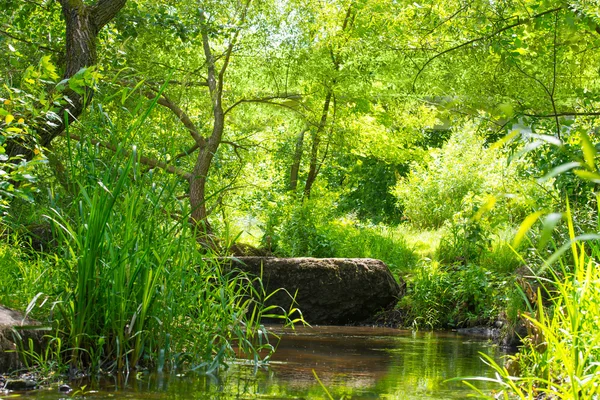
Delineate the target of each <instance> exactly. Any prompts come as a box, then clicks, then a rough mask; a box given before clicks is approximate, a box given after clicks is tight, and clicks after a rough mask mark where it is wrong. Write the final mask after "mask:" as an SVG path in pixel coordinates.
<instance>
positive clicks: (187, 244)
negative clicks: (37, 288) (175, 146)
mask: <svg viewBox="0 0 600 400" xmlns="http://www.w3.org/2000/svg"><path fill="white" fill-rule="evenodd" d="M76 145H77V146H78V147H86V146H90V145H89V143H84V142H82V143H77V144H76ZM81 154H82V156H81V157H76V159H74V160H73V162H74V163H75V164H76V165H75V167H74V168H73V171H83V172H84V173H76V172H74V173H72V175H71V178H70V179H71V181H72V182H71V184H72V185H75V186H76V190H74V192H75V193H76V195H75V196H74V197H73V198H71V199H70V201H69V202H62V203H60V202H55V203H54V205H53V207H51V208H50V209H49V210H47V211H48V212H47V213H46V218H47V219H48V220H49V221H51V223H52V224H53V226H54V231H55V232H56V233H57V242H58V245H57V247H56V250H57V252H58V253H57V254H56V255H55V256H53V255H45V256H44V257H46V258H48V259H49V260H50V262H52V263H53V264H54V265H53V268H54V269H55V273H54V274H53V277H54V282H51V283H49V284H50V286H52V289H51V290H50V293H42V294H40V295H38V296H36V297H35V299H34V301H33V302H32V304H30V308H33V307H34V305H35V304H36V303H43V306H42V309H40V310H38V314H39V315H43V314H44V313H46V314H47V315H49V316H50V321H49V323H50V324H51V327H52V330H53V332H54V333H53V334H52V335H50V338H49V341H48V343H49V345H50V346H51V347H52V350H50V351H48V350H45V355H43V356H42V355H40V354H35V353H33V352H31V351H29V352H28V354H29V355H30V357H29V362H30V364H31V366H34V364H40V363H42V362H52V363H57V362H59V363H61V362H62V364H63V365H64V367H65V368H66V367H67V366H68V367H70V368H71V370H84V371H99V370H109V371H123V370H129V369H131V368H133V367H136V366H139V365H143V366H148V367H155V368H158V369H160V370H163V369H169V368H170V369H180V368H192V369H202V370H208V371H212V370H215V369H217V368H219V367H220V366H221V365H223V364H224V363H225V362H226V360H227V359H228V358H231V357H236V356H237V355H242V354H243V355H244V356H248V357H250V358H251V359H253V360H254V361H255V362H260V360H262V359H263V358H264V357H268V356H269V354H270V353H271V352H272V351H273V349H274V347H273V346H272V345H271V344H270V343H269V338H268V335H267V332H266V330H265V328H264V327H263V326H261V324H260V320H261V318H262V315H263V313H269V314H273V313H274V310H272V309H268V308H265V307H263V301H265V300H266V298H267V297H268V296H269V294H268V293H265V292H264V290H263V289H262V283H261V281H260V278H259V277H252V276H247V275H245V274H244V273H242V272H240V271H228V272H223V270H222V267H221V262H220V261H219V259H218V256H219V255H218V254H206V253H205V252H203V253H200V252H199V251H198V248H197V242H196V232H195V231H194V229H193V227H192V226H191V225H190V224H188V223H187V218H186V217H185V216H186V215H188V214H189V213H188V209H187V205H186V204H185V203H181V202H179V201H178V200H177V198H176V196H175V190H176V188H177V185H178V182H177V181H175V180H171V179H170V178H169V177H168V176H164V175H161V174H160V172H158V171H147V172H144V171H142V170H141V169H140V167H139V165H138V164H137V163H136V161H135V160H136V154H135V151H134V152H133V153H132V155H131V156H130V157H124V156H123V153H117V154H116V155H114V157H112V158H111V159H110V161H109V162H106V163H101V162H100V158H98V157H99V155H98V154H97V149H94V148H93V146H92V148H89V147H88V148H87V149H83V150H82V152H81ZM41 299H47V300H46V301H42V300H41ZM279 315H280V316H282V318H285V317H286V312H285V311H282V312H281V313H280V314H279ZM26 355H27V354H26Z"/></svg>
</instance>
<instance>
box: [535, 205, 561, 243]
mask: <svg viewBox="0 0 600 400" xmlns="http://www.w3.org/2000/svg"><path fill="white" fill-rule="evenodd" d="M561 219H562V214H561V213H552V214H548V215H547V216H546V218H544V221H543V222H542V233H541V236H540V240H539V241H538V250H539V251H542V249H543V248H544V246H545V245H546V243H548V242H549V241H550V239H551V238H552V232H553V231H554V228H556V225H558V223H559V222H560V220H561Z"/></svg>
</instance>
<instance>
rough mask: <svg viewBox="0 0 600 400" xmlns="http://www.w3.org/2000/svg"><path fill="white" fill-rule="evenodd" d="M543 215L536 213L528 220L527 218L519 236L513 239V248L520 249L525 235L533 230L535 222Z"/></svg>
mask: <svg viewBox="0 0 600 400" xmlns="http://www.w3.org/2000/svg"><path fill="white" fill-rule="evenodd" d="M542 214H543V212H542V211H536V212H534V213H533V214H530V215H528V216H527V218H525V220H524V221H523V223H522V224H521V226H520V227H519V230H518V231H517V234H516V235H515V238H514V239H513V242H512V247H513V248H515V249H516V248H517V247H519V245H520V244H521V242H522V241H523V239H524V238H525V235H526V234H527V232H529V230H530V229H531V227H532V226H533V224H535V222H536V221H537V220H538V218H539V217H540V216H541V215H542Z"/></svg>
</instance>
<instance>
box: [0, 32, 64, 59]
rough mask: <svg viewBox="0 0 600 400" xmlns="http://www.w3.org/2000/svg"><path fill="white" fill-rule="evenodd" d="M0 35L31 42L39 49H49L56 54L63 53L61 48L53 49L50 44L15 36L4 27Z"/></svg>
mask: <svg viewBox="0 0 600 400" xmlns="http://www.w3.org/2000/svg"><path fill="white" fill-rule="evenodd" d="M0 35H4V36H7V37H9V38H11V39H14V40H17V41H19V42H23V43H27V44H30V45H32V46H36V47H37V48H39V49H42V50H46V51H49V52H51V53H56V54H61V53H62V52H61V51H60V50H57V49H53V48H52V47H48V46H42V45H39V44H37V43H34V42H32V41H30V40H27V39H24V38H20V37H18V36H15V35H14V34H12V33H9V32H7V31H5V30H2V29H0Z"/></svg>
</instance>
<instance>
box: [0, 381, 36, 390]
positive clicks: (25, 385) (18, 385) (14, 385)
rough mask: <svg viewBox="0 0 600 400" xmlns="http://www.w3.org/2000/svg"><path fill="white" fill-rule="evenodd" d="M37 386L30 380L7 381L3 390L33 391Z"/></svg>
mask: <svg viewBox="0 0 600 400" xmlns="http://www.w3.org/2000/svg"><path fill="white" fill-rule="evenodd" d="M37 386H38V384H37V382H36V381H34V380H32V379H9V380H7V381H6V384H5V385H4V390H17V391H22V390H33V389H35V388H37Z"/></svg>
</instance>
